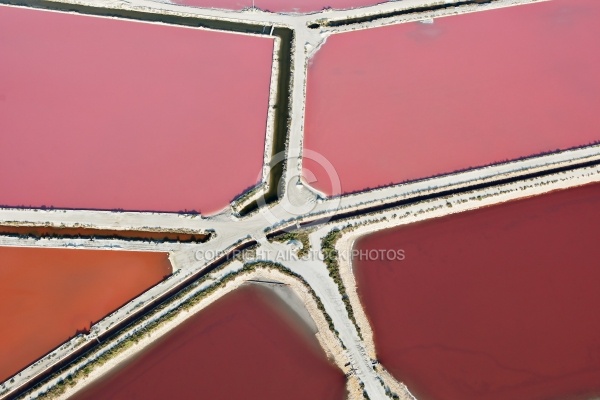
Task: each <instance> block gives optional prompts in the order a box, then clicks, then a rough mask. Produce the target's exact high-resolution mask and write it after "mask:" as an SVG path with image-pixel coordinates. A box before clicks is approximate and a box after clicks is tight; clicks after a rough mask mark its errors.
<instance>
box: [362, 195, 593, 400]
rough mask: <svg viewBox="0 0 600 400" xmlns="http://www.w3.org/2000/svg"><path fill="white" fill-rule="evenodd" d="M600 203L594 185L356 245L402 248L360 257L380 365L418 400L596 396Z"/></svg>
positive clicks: (437, 221)
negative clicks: (380, 257)
mask: <svg viewBox="0 0 600 400" xmlns="http://www.w3.org/2000/svg"><path fill="white" fill-rule="evenodd" d="M598 210H600V184H593V185H590V186H584V187H581V188H576V189H569V190H565V191H560V192H554V193H550V194H546V195H542V196H539V197H533V198H529V199H525V200H520V201H514V202H510V203H505V204H502V205H497V206H493V207H489V208H485V209H480V210H476V211H471V212H466V213H462V214H457V215H452V216H448V217H444V218H439V219H435V220H429V221H425V222H421V223H417V224H412V225H409V226H406V227H401V228H395V229H392V230H387V231H382V232H378V233H376V234H373V235H371V236H367V237H365V238H363V239H362V240H360V241H358V242H357V245H356V246H357V249H358V250H372V249H404V252H405V260H404V261H396V262H386V261H376V260H374V261H367V260H362V261H360V260H358V261H356V264H355V272H356V274H357V280H358V287H359V294H360V297H361V300H362V302H363V304H364V306H365V308H366V312H367V314H368V316H369V319H370V321H371V324H372V326H373V329H374V333H375V345H376V348H377V353H378V357H379V359H380V361H381V363H382V364H383V365H384V366H385V367H386V368H388V369H389V370H390V372H391V373H392V374H393V375H394V376H395V377H396V378H398V379H399V380H401V381H403V382H405V383H406V384H407V386H408V388H409V390H411V391H412V392H413V393H414V394H415V395H416V397H417V398H418V399H420V400H421V399H435V400H443V399H452V400H454V399H457V400H470V399H473V400H492V399H498V400H506V399H561V400H567V399H591V398H592V397H594V396H599V395H600V314H599V313H598V304H600V290H598V282H599V281H600V262H599V260H600V247H599V246H598V237H599V235H600V231H599V229H600V213H599V212H598ZM594 398H595V397H594Z"/></svg>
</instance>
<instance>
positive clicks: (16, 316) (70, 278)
mask: <svg viewBox="0 0 600 400" xmlns="http://www.w3.org/2000/svg"><path fill="white" fill-rule="evenodd" d="M171 272H172V267H171V264H170V262H169V259H168V255H167V254H166V253H150V252H135V251H115V250H72V249H49V248H29V247H0V320H1V321H2V323H1V324H0V382H2V381H4V380H6V378H8V377H9V376H11V375H14V374H15V373H16V372H17V371H19V370H21V369H23V368H24V367H26V366H27V365H29V364H31V363H32V362H34V361H35V360H37V359H38V358H40V357H41V356H43V355H44V354H46V353H48V352H49V351H51V350H53V349H54V348H56V347H57V346H59V345H60V344H61V343H63V342H65V341H66V340H67V339H69V338H71V337H73V336H75V335H76V334H77V333H78V332H86V331H87V330H89V328H90V325H91V324H92V323H95V322H97V321H99V320H100V319H102V318H104V317H105V316H106V315H108V314H110V313H111V312H112V311H114V310H116V309H118V308H119V307H121V306H122V305H124V304H125V303H126V302H128V301H129V300H131V299H132V298H135V297H136V296H137V295H139V294H141V293H143V292H144V291H146V290H147V289H148V288H150V287H151V286H154V285H155V284H157V283H158V282H160V281H161V280H163V279H164V278H165V277H166V276H168V275H170V274H171Z"/></svg>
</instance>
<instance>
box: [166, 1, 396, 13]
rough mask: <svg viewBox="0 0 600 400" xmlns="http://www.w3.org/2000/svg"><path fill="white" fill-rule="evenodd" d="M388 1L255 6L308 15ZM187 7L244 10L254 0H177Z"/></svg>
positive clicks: (291, 3)
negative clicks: (332, 9) (330, 9)
mask: <svg viewBox="0 0 600 400" xmlns="http://www.w3.org/2000/svg"><path fill="white" fill-rule="evenodd" d="M385 2H386V0H254V6H255V7H257V8H259V9H261V10H264V11H271V12H297V13H308V12H315V11H321V10H323V9H325V8H334V9H348V8H356V7H365V6H372V5H375V4H379V3H385ZM175 3H177V4H184V5H187V6H195V7H206V8H223V9H229V10H242V9H244V8H250V7H252V0H176V1H175Z"/></svg>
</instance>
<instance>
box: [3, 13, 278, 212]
mask: <svg viewBox="0 0 600 400" xmlns="http://www.w3.org/2000/svg"><path fill="white" fill-rule="evenodd" d="M0 38H3V39H2V40H0V54H2V62H1V63H0V132H2V134H0V171H1V172H0V187H2V192H1V193H0V205H4V206H26V207H28V206H32V207H41V206H53V207H57V208H76V209H125V210H150V211H167V212H177V211H182V210H188V211H189V210H194V211H200V212H202V213H203V214H210V213H214V212H216V211H218V210H220V209H222V208H224V207H226V206H227V205H228V204H229V202H230V201H231V200H232V199H233V198H234V197H236V195H239V194H240V193H242V192H243V191H244V190H245V189H247V188H248V187H251V186H253V185H255V184H256V183H257V177H258V176H259V175H260V172H261V169H262V162H263V153H264V140H265V132H266V121H267V109H268V100H269V87H270V79H271V65H272V54H273V43H274V42H273V39H272V38H266V37H265V38H261V37H253V36H248V35H241V34H231V33H223V32H214V31H208V30H201V29H193V28H184V27H175V26H167V25H159V24H151V23H140V22H132V21H125V20H118V19H110V18H99V17H90V16H82V15H76V14H67V13H58V12H48V11H41V10H34V9H25V8H16V7H9V6H0Z"/></svg>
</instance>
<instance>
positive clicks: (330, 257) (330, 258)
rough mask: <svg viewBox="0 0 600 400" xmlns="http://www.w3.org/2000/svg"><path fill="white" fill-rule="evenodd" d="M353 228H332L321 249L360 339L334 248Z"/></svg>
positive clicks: (322, 242) (358, 328)
mask: <svg viewBox="0 0 600 400" xmlns="http://www.w3.org/2000/svg"><path fill="white" fill-rule="evenodd" d="M351 229H354V228H353V227H350V226H348V227H346V228H344V229H343V230H339V229H337V228H336V229H334V230H332V231H331V232H329V233H328V234H327V236H325V237H324V238H323V240H322V241H321V250H322V251H323V256H324V262H325V265H327V271H329V276H331V278H332V279H333V281H334V282H335V283H336V284H337V287H338V290H339V291H340V294H341V295H342V301H343V302H344V306H345V307H346V312H347V313H348V317H349V318H350V320H351V321H352V323H353V324H354V326H355V327H356V331H357V332H358V336H359V337H360V339H361V340H363V337H362V333H361V331H360V327H359V326H358V323H357V322H356V317H355V316H354V310H353V309H352V305H351V304H350V299H349V298H348V294H347V293H346V287H345V286H344V281H343V280H342V277H341V275H340V265H339V262H338V252H337V250H336V248H335V245H336V243H337V241H338V240H339V239H340V238H341V237H342V235H343V233H344V232H345V231H348V230H351Z"/></svg>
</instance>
